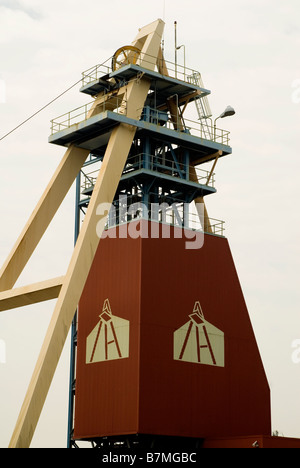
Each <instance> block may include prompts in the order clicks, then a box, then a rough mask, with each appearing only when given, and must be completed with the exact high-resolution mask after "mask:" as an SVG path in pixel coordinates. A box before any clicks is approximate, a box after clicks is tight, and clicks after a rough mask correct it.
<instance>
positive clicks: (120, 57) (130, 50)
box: [111, 46, 141, 71]
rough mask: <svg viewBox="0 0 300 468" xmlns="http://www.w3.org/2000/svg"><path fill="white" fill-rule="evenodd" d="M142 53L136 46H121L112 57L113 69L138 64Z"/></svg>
mask: <svg viewBox="0 0 300 468" xmlns="http://www.w3.org/2000/svg"><path fill="white" fill-rule="evenodd" d="M140 53H141V51H140V49H138V48H137V47H134V46H123V47H120V48H119V49H118V50H117V51H116V52H115V54H114V56H113V58H112V65H111V68H112V70H113V71H116V70H119V68H121V67H124V66H125V65H130V64H136V62H137V60H138V58H139V55H140Z"/></svg>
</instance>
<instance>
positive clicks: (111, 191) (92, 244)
mask: <svg viewBox="0 0 300 468" xmlns="http://www.w3.org/2000/svg"><path fill="white" fill-rule="evenodd" d="M163 26H164V23H163V22H162V21H161V20H157V21H156V22H154V23H152V24H151V25H149V26H147V27H146V29H145V30H144V31H143V29H142V30H140V32H139V35H138V36H139V40H140V43H141V45H142V47H141V50H142V51H141V54H142V56H143V57H146V56H148V55H150V56H151V57H154V62H153V63H152V62H150V63H149V62H148V63H145V64H144V65H143V66H145V67H147V68H149V69H150V70H154V67H155V64H156V58H157V56H158V53H159V47H160V43H161V39H162V33H163ZM149 89H150V82H149V81H148V80H147V79H145V78H142V79H140V80H136V81H132V82H131V83H129V85H128V90H127V116H129V117H132V118H140V115H141V112H142V109H143V106H144V103H145V100H146V98H147V94H148V91H149ZM134 135H135V128H132V127H131V126H128V125H124V124H120V125H119V126H118V127H116V128H115V129H114V130H113V132H112V135H111V137H110V140H109V143H108V146H107V149H106V152H105V155H104V159H103V164H102V166H101V170H100V172H99V175H98V179H97V182H96V185H95V188H94V191H93V195H92V198H91V200H90V203H89V207H88V210H87V213H86V216H85V219H84V222H83V225H82V228H81V230H80V233H79V237H78V240H77V243H76V246H75V249H74V252H73V255H72V258H71V262H70V265H69V268H68V271H67V273H66V276H65V279H64V282H63V285H62V288H61V292H60V295H59V297H58V300H57V304H56V307H55V309H54V313H53V316H52V319H51V322H50V325H49V328H48V331H47V334H46V337H45V341H44V343H43V346H42V349H41V352H40V355H39V357H38V361H37V364H36V367H35V370H34V373H33V376H32V379H31V382H30V384H29V387H28V390H27V394H26V396H25V400H24V403H23V406H22V408H21V412H20V414H19V418H18V420H17V424H16V427H15V430H14V433H13V436H12V438H11V442H10V447H12V448H16V447H18V448H21V447H29V445H30V442H31V439H32V437H33V434H34V431H35V428H36V425H37V422H38V419H39V416H40V413H41V411H42V408H43V405H44V402H45V399H46V397H47V393H48V390H49V387H50V385H51V381H52V378H53V375H54V373H55V369H56V366H57V364H58V361H59V358H60V355H61V352H62V350H63V346H64V343H65V340H66V337H67V334H68V331H69V328H70V326H71V322H72V319H73V316H74V312H75V309H76V307H77V305H78V302H79V300H80V297H81V294H82V291H83V288H84V285H85V282H86V279H87V276H88V274H89V271H90V268H91V265H92V262H93V259H94V256H95V253H96V250H97V248H98V244H99V241H100V237H101V233H103V231H104V227H105V222H106V215H105V214H102V215H101V216H98V215H97V213H99V206H102V205H103V206H110V205H111V203H112V201H113V198H114V196H115V193H116V190H117V187H118V184H119V181H120V178H121V174H122V171H123V169H124V165H125V162H126V159H127V156H128V153H129V150H130V147H131V145H132V141H133V138H134ZM100 211H101V210H100Z"/></svg>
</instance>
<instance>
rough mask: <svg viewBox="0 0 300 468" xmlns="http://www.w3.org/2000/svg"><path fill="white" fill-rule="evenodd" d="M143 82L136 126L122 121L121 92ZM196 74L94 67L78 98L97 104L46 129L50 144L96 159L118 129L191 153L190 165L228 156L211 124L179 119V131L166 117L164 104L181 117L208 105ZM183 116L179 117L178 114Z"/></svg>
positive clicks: (225, 138)
mask: <svg viewBox="0 0 300 468" xmlns="http://www.w3.org/2000/svg"><path fill="white" fill-rule="evenodd" d="M142 77H146V78H148V79H149V80H150V83H151V84H150V92H149V94H148V97H147V99H146V102H145V107H144V109H143V112H142V116H141V119H140V120H135V119H132V118H130V117H129V116H128V115H127V101H126V98H125V96H124V91H123V93H122V87H124V85H126V83H128V82H129V81H130V80H133V79H136V80H139V79H141V78H142ZM202 84H203V83H202V79H201V75H200V73H198V72H196V71H194V70H191V69H187V68H186V67H184V68H181V67H179V66H178V67H176V69H175V70H172V68H171V67H170V66H169V64H168V75H163V74H161V73H158V72H157V71H151V70H148V69H146V68H143V67H141V66H139V65H138V64H129V65H124V66H122V67H121V68H119V69H118V70H115V71H113V70H111V69H110V68H109V67H104V66H102V65H99V66H96V67H93V68H92V69H89V70H87V71H86V72H84V73H83V79H82V87H81V89H80V91H81V92H83V93H85V94H88V95H91V96H93V97H95V96H97V95H98V94H99V93H103V95H102V97H101V99H100V101H99V103H98V104H97V105H96V104H95V103H96V101H95V100H94V101H92V102H91V103H89V104H86V105H85V106H82V107H79V108H76V109H74V110H73V111H71V112H68V113H66V114H64V115H62V116H60V117H58V118H56V119H54V120H52V125H51V135H50V137H49V142H50V143H54V144H57V145H61V146H69V145H70V144H74V145H76V146H78V147H80V148H85V149H88V150H90V151H91V152H94V153H95V154H97V153H99V154H101V152H103V151H104V148H105V147H106V145H107V143H108V141H109V138H110V135H111V133H112V131H113V129H114V128H115V127H116V126H117V125H119V124H120V123H122V124H126V125H130V126H133V127H135V128H136V131H137V137H138V138H144V137H145V136H151V138H153V139H155V140H156V141H159V142H162V143H163V142H169V143H171V144H173V145H177V146H179V147H181V148H184V149H186V150H188V151H189V152H190V160H191V162H192V161H195V160H197V161H198V160H200V159H201V158H205V162H207V161H209V160H210V159H209V156H210V155H212V158H211V159H214V156H213V155H214V154H215V153H216V152H217V151H222V156H225V155H227V154H230V153H231V152H232V150H231V147H230V146H229V132H228V131H226V130H223V129H219V128H216V127H215V125H213V123H212V120H211V119H210V118H205V120H201V119H199V120H198V121H192V120H189V119H186V118H183V122H184V129H183V130H182V127H181V129H180V126H179V125H178V126H177V128H175V127H176V122H175V124H174V116H170V115H169V114H168V111H170V110H169V108H168V100H169V99H170V98H172V99H175V101H176V105H178V107H179V108H181V107H183V111H184V109H185V107H186V106H187V104H189V103H190V102H193V101H196V104H198V103H199V102H202V99H203V98H204V99H207V96H208V95H209V94H210V91H209V90H208V89H206V88H204V87H203V86H200V85H202ZM183 111H182V112H183Z"/></svg>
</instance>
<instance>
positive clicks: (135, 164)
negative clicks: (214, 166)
mask: <svg viewBox="0 0 300 468" xmlns="http://www.w3.org/2000/svg"><path fill="white" fill-rule="evenodd" d="M140 169H148V170H150V171H154V172H160V173H162V174H165V175H169V176H171V177H176V178H180V179H183V180H188V181H192V182H196V180H194V175H196V178H197V182H198V183H199V184H202V185H208V186H209V187H214V186H215V174H214V173H213V174H210V172H209V171H205V170H203V169H199V168H197V167H194V166H189V165H186V164H185V163H183V162H180V161H174V160H171V159H167V158H166V157H165V156H164V155H163V154H157V155H153V154H146V153H140V154H137V155H134V156H130V157H129V158H128V159H127V162H126V164H125V168H124V171H123V174H128V173H130V172H133V171H138V170H140ZM209 176H210V177H209Z"/></svg>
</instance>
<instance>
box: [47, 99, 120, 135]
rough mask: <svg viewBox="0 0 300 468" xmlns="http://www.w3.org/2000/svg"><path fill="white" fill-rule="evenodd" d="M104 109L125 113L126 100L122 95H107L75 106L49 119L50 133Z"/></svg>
mask: <svg viewBox="0 0 300 468" xmlns="http://www.w3.org/2000/svg"><path fill="white" fill-rule="evenodd" d="M105 111H112V112H115V113H117V114H123V115H124V114H125V115H126V111H127V101H126V100H125V99H124V98H123V97H118V96H111V95H107V96H105V97H104V98H103V100H102V101H101V102H98V103H96V102H95V101H92V102H90V103H88V104H85V105H83V106H81V107H77V108H76V109H73V110H71V111H70V112H67V113H66V114H63V115H60V116H59V117H56V118H55V119H53V120H51V135H53V134H55V133H57V132H60V131H62V130H65V129H67V128H70V127H72V126H73V125H78V124H79V123H81V122H85V121H86V120H87V119H89V118H90V117H92V116H94V115H96V114H100V113H103V112H105Z"/></svg>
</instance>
